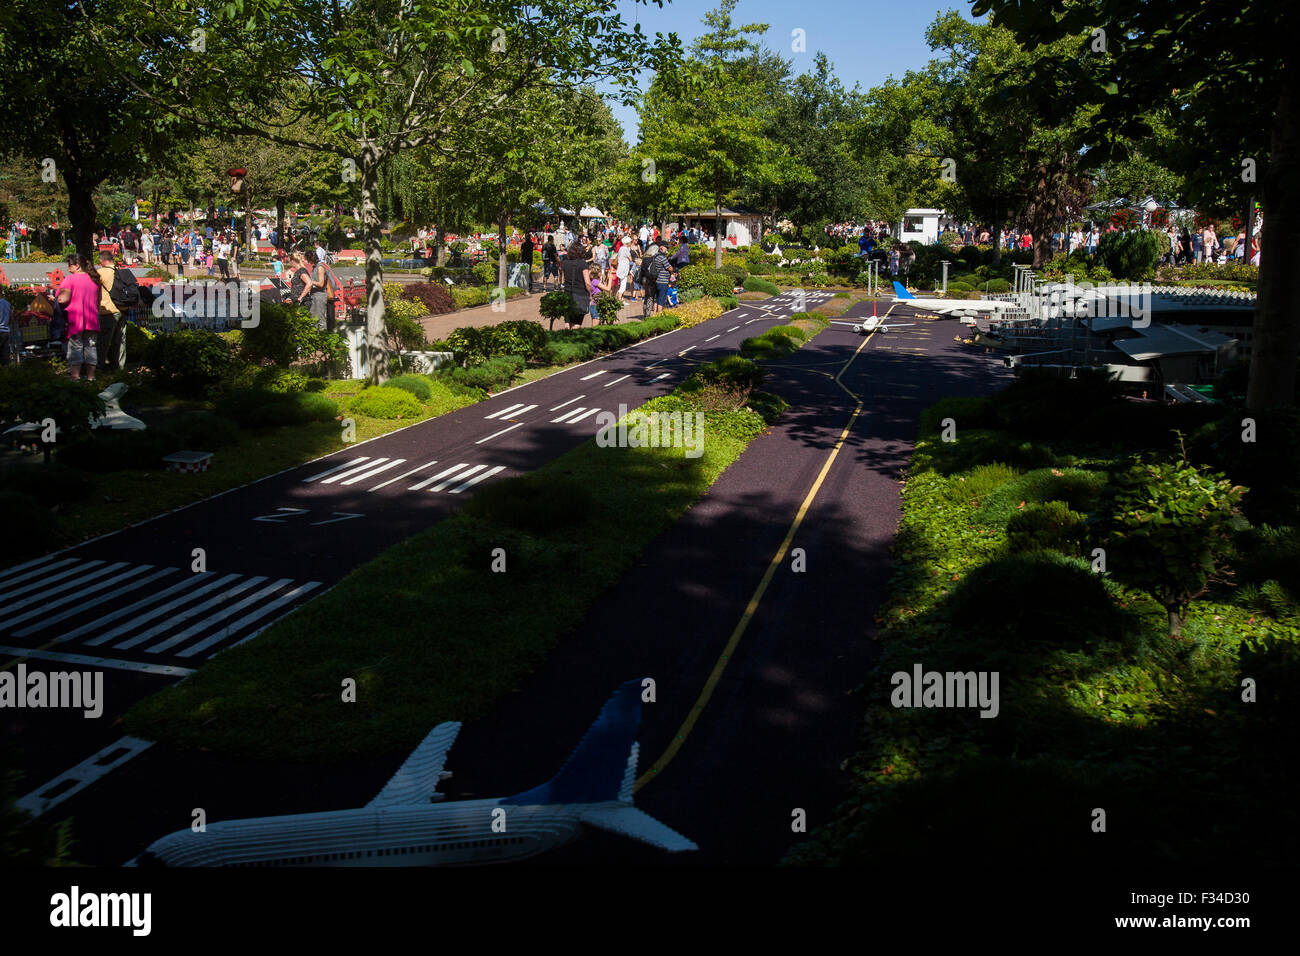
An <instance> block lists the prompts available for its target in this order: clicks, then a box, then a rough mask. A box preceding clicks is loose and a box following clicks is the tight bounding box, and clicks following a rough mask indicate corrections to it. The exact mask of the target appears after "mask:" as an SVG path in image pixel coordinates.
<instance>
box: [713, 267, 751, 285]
mask: <svg viewBox="0 0 1300 956" xmlns="http://www.w3.org/2000/svg"><path fill="white" fill-rule="evenodd" d="M717 271H718V272H720V273H722V274H723V275H725V276H726V277H727V278H728V279H730V280H731V285H732V288H735V287H736V286H738V285H740V284H741V283H742V282H744V281H745V279H747V278H748V277H749V270H748V269H746V268H745V267H744V266H742V265H741V264H740V263H738V262H723V263H722V268H721V269H718V270H717Z"/></svg>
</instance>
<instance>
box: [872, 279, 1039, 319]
mask: <svg viewBox="0 0 1300 956" xmlns="http://www.w3.org/2000/svg"><path fill="white" fill-rule="evenodd" d="M894 301H895V302H897V303H902V304H904V305H910V306H912V307H913V308H916V309H922V310H924V311H926V312H937V313H939V314H940V315H952V316H957V317H958V318H960V317H962V316H975V315H984V314H992V315H996V314H998V313H999V312H1006V311H1009V310H1011V309H1014V308H1015V307H1016V304H1015V303H1014V302H995V301H988V300H985V299H918V298H917V297H916V296H914V295H912V293H910V292H908V291H907V289H906V288H905V287H904V286H903V284H902V283H901V282H895V283H894Z"/></svg>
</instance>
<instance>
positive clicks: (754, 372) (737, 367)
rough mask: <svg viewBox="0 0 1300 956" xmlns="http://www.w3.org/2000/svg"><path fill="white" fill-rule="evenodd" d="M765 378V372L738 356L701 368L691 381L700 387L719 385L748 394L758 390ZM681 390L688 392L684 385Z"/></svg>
mask: <svg viewBox="0 0 1300 956" xmlns="http://www.w3.org/2000/svg"><path fill="white" fill-rule="evenodd" d="M766 377H767V372H766V371H765V370H764V369H762V368H760V367H759V366H758V365H755V364H754V363H753V362H751V361H749V360H748V359H745V358H741V357H740V356H739V355H728V356H727V357H726V358H721V359H718V361H716V362H711V363H709V364H708V365H704V366H701V367H700V368H699V369H697V370H696V371H695V374H694V375H692V376H691V379H694V380H695V381H697V382H699V383H700V384H701V385H720V386H722V387H724V388H728V389H736V390H739V391H743V392H746V393H748V392H752V391H753V390H754V389H756V388H758V387H759V385H761V384H762V383H763V379H764V378H766ZM688 381H689V380H688ZM682 388H683V389H684V390H689V389H688V387H687V385H686V384H685V383H684V384H683V386H682Z"/></svg>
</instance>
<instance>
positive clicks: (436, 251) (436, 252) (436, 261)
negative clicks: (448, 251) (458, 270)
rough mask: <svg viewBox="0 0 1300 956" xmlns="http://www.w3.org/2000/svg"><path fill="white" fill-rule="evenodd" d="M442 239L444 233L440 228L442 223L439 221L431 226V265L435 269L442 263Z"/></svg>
mask: <svg viewBox="0 0 1300 956" xmlns="http://www.w3.org/2000/svg"><path fill="white" fill-rule="evenodd" d="M443 239H444V233H443V230H442V223H441V222H439V223H438V224H437V225H435V226H434V227H433V265H434V268H435V269H436V268H437V267H438V266H440V265H442V247H443V245H444V243H443Z"/></svg>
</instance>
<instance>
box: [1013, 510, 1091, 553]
mask: <svg viewBox="0 0 1300 956" xmlns="http://www.w3.org/2000/svg"><path fill="white" fill-rule="evenodd" d="M1086 520H1087V519H1086V518H1085V517H1084V516H1083V515H1081V514H1080V513H1079V512H1077V511H1074V510H1072V509H1071V508H1070V506H1069V505H1067V504H1066V503H1065V502H1064V501H1048V502H1046V503H1045V504H1033V505H1029V506H1028V507H1026V508H1025V509H1024V510H1023V511H1017V512H1016V513H1015V514H1013V515H1012V516H1011V520H1010V521H1008V522H1007V550H1008V551H1010V552H1012V553H1013V554H1020V553H1026V552H1029V551H1043V550H1051V551H1060V552H1061V553H1062V554H1077V553H1078V552H1079V551H1080V549H1081V548H1082V547H1083V542H1084V539H1085V533H1084V532H1085V521H1086Z"/></svg>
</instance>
